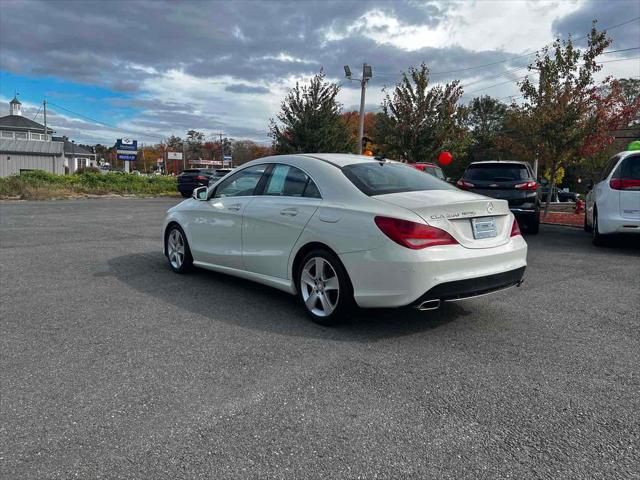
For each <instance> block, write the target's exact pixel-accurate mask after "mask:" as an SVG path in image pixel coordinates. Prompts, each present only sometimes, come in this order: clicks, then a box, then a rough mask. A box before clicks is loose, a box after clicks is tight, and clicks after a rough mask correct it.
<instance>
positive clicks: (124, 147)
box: [116, 138, 138, 162]
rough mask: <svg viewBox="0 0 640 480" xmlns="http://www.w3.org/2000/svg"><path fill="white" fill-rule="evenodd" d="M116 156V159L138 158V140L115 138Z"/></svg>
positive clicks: (134, 159)
mask: <svg viewBox="0 0 640 480" xmlns="http://www.w3.org/2000/svg"><path fill="white" fill-rule="evenodd" d="M116 156H117V158H118V160H123V161H125V162H135V161H136V160H137V159H138V141H137V140H131V139H130V138H119V139H117V140H116Z"/></svg>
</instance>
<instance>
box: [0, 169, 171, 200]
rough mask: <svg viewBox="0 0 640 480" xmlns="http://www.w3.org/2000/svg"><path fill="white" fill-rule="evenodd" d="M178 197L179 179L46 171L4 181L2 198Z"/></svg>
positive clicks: (27, 173) (38, 171)
mask: <svg viewBox="0 0 640 480" xmlns="http://www.w3.org/2000/svg"><path fill="white" fill-rule="evenodd" d="M87 194H91V195H109V194H116V195H140V196H155V195H170V196H176V195H177V194H178V192H177V185H176V179H175V177H168V176H162V175H154V176H145V175H131V174H126V173H106V174H104V173H99V172H92V171H86V172H82V173H79V174H74V175H55V174H52V173H47V172H44V171H42V170H36V171H33V172H25V173H22V174H20V175H12V176H10V177H6V178H0V198H21V199H25V200H48V199H52V198H68V197H78V196H83V195H87Z"/></svg>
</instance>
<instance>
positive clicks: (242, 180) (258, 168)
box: [213, 164, 269, 198]
mask: <svg viewBox="0 0 640 480" xmlns="http://www.w3.org/2000/svg"><path fill="white" fill-rule="evenodd" d="M268 166H269V165H268V164H262V165H255V166H253V167H249V168H245V169H244V170H241V171H239V172H238V173H236V174H235V175H232V176H231V177H229V178H227V179H226V180H224V181H223V182H222V183H220V185H218V187H217V188H216V190H215V193H214V195H213V198H225V197H242V196H247V195H253V194H254V192H255V189H256V187H257V186H258V182H259V181H260V178H262V175H263V174H264V172H265V170H266V169H267V167H268Z"/></svg>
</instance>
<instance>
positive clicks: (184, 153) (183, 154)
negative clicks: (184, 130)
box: [176, 138, 187, 175]
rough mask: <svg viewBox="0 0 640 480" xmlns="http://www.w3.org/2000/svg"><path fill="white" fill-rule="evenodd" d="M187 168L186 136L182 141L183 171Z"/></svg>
mask: <svg viewBox="0 0 640 480" xmlns="http://www.w3.org/2000/svg"><path fill="white" fill-rule="evenodd" d="M186 169H187V139H186V138H185V139H184V140H183V141H182V171H185V170H186ZM177 174H178V169H176V175H177Z"/></svg>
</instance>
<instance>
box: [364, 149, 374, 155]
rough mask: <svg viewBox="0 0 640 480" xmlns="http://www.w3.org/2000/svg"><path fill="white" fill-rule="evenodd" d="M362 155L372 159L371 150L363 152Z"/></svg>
mask: <svg viewBox="0 0 640 480" xmlns="http://www.w3.org/2000/svg"><path fill="white" fill-rule="evenodd" d="M363 155H366V156H367V157H373V152H372V151H371V150H365V151H364V153H363Z"/></svg>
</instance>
